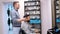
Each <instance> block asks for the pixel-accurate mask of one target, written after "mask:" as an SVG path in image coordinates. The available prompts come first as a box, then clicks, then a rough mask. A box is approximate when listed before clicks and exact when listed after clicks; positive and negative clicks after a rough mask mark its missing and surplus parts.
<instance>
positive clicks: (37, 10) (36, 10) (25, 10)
mask: <svg viewBox="0 0 60 34" xmlns="http://www.w3.org/2000/svg"><path fill="white" fill-rule="evenodd" d="M25 11H40V9H39V10H36V9H34V10H25Z"/></svg>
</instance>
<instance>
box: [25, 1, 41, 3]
mask: <svg viewBox="0 0 60 34" xmlns="http://www.w3.org/2000/svg"><path fill="white" fill-rule="evenodd" d="M31 2H40V1H25V2H24V3H31Z"/></svg>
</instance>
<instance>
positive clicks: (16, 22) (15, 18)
mask: <svg viewBox="0 0 60 34" xmlns="http://www.w3.org/2000/svg"><path fill="white" fill-rule="evenodd" d="M13 7H14V9H13V10H12V11H11V13H10V14H11V19H12V23H13V34H19V30H20V27H21V21H24V20H25V18H22V19H20V17H19V13H18V9H19V7H20V6H19V2H18V1H15V2H13Z"/></svg>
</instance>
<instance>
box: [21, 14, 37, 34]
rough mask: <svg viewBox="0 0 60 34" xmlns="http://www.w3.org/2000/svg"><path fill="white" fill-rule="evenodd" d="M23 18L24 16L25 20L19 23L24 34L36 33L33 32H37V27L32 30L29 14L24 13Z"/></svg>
mask: <svg viewBox="0 0 60 34" xmlns="http://www.w3.org/2000/svg"><path fill="white" fill-rule="evenodd" d="M24 18H26V20H25V21H24V22H22V24H21V29H22V30H24V31H25V33H26V34H36V33H35V32H38V30H37V29H35V30H32V28H31V26H30V24H29V21H30V16H29V15H27V14H26V15H25V16H24Z"/></svg>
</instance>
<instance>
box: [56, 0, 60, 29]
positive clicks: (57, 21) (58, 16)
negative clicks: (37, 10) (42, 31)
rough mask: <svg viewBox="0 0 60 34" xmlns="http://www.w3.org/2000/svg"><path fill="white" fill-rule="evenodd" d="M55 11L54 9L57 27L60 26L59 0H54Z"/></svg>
mask: <svg viewBox="0 0 60 34" xmlns="http://www.w3.org/2000/svg"><path fill="white" fill-rule="evenodd" d="M55 11H56V25H57V26H58V28H60V25H59V24H60V0H56V6H55Z"/></svg>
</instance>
